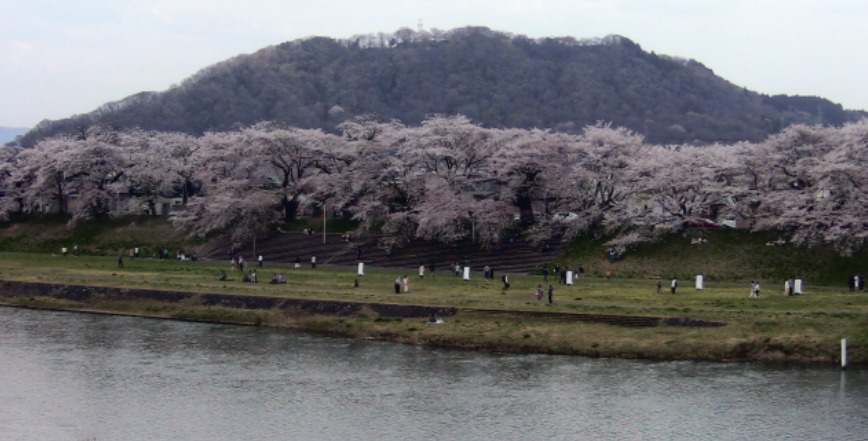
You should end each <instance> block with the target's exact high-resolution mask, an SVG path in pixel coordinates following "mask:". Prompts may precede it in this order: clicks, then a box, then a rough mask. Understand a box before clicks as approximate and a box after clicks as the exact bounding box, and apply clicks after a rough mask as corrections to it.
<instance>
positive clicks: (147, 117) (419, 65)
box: [21, 28, 866, 146]
mask: <svg viewBox="0 0 868 441" xmlns="http://www.w3.org/2000/svg"><path fill="white" fill-rule="evenodd" d="M368 113H376V114H379V115H380V116H381V117H382V118H386V119H398V120H401V121H402V122H403V123H405V124H411V125H412V124H417V123H419V122H420V121H422V120H423V119H424V118H425V117H426V115H431V114H438V113H439V114H463V115H466V116H467V117H469V118H471V119H472V120H473V121H474V122H476V123H479V124H482V125H484V126H487V127H492V128H497V127H516V128H534V127H535V128H551V129H555V130H559V131H567V132H578V131H580V130H582V128H583V127H584V126H586V125H588V124H592V123H595V122H598V121H606V122H611V123H613V124H614V125H616V126H624V127H627V128H630V129H632V130H634V131H636V132H638V133H641V134H645V135H646V139H647V140H648V141H649V142H654V143H682V142H695V141H698V142H713V141H723V142H733V141H737V140H759V139H762V138H765V137H766V136H767V135H768V134H769V133H773V132H777V131H778V130H780V129H781V128H782V127H784V126H786V125H789V124H791V123H795V122H802V123H809V124H813V123H822V124H831V125H840V124H843V123H845V122H847V121H853V120H856V119H859V118H861V117H863V116H865V115H866V114H865V112H861V111H860V112H857V111H847V110H844V109H843V108H842V107H841V105H839V104H835V103H832V102H830V101H828V100H825V99H822V98H816V97H790V96H771V97H770V96H766V95H762V94H760V93H757V92H753V91H749V90H746V89H744V88H742V87H738V86H736V85H733V84H731V83H729V82H727V81H726V80H725V79H723V78H720V77H718V76H716V75H715V74H714V72H712V71H711V70H709V69H708V68H706V67H705V66H703V65H702V64H700V63H698V62H696V61H693V60H685V59H677V58H673V57H668V56H660V55H656V54H654V53H648V52H645V51H643V50H642V48H641V47H640V46H639V45H638V44H636V43H634V42H632V41H630V40H628V39H626V38H623V37H617V36H610V37H606V38H603V39H598V40H593V41H577V40H575V39H573V38H546V39H530V38H527V37H524V36H515V35H510V34H505V33H499V32H495V31H492V30H489V29H486V28H461V29H455V30H452V31H448V32H428V31H418V32H417V31H413V30H410V29H407V28H404V29H401V30H399V31H397V32H396V33H394V34H388V35H387V34H378V35H376V36H374V35H368V36H361V37H355V38H351V39H347V40H336V39H331V38H322V37H316V38H309V39H303V40H297V41H292V42H287V43H283V44H280V45H277V46H273V47H268V48H265V49H262V50H260V51H258V52H256V53H253V54H250V55H242V56H238V57H235V58H232V59H229V60H226V61H224V62H221V63H218V64H215V65H212V66H209V67H206V68H205V69H203V70H201V71H200V72H198V73H197V74H195V75H194V76H192V77H190V78H188V79H186V80H184V81H183V83H181V84H180V85H178V86H175V87H172V88H171V89H169V90H167V91H164V92H159V93H158V92H142V93H139V94H136V95H133V96H130V97H128V98H125V99H123V100H120V101H116V102H112V103H108V104H105V105H103V106H102V107H100V108H99V109H97V110H96V111H94V112H91V113H89V114H85V115H76V116H73V117H71V118H68V119H64V120H58V121H44V122H42V123H41V124H40V125H39V126H38V127H37V128H35V129H34V130H33V131H31V132H30V133H28V134H27V135H26V136H25V137H23V138H22V141H21V143H22V145H25V146H27V145H32V144H33V143H35V142H36V141H37V140H38V139H41V138H43V137H46V136H51V135H54V134H58V133H63V132H71V131H77V130H80V129H81V128H82V127H86V126H89V125H91V124H94V123H105V124H110V125H113V126H116V127H118V128H124V127H132V126H138V127H141V128H144V129H154V130H161V131H180V132H186V133H191V134H196V135H198V134H202V133H203V132H206V131H223V130H229V129H235V128H240V127H244V126H248V125H250V124H253V123H255V122H258V121H265V120H271V121H278V122H283V123H286V124H288V125H291V126H295V127H303V128H320V129H323V130H325V131H329V132H331V131H333V130H334V128H335V126H336V125H337V124H339V123H340V122H342V121H344V120H346V119H348V118H350V117H352V116H356V115H360V114H368Z"/></svg>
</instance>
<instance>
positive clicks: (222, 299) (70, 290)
mask: <svg viewBox="0 0 868 441" xmlns="http://www.w3.org/2000/svg"><path fill="white" fill-rule="evenodd" d="M40 297H42V298H54V299H60V300H66V301H70V302H75V303H78V304H80V305H82V306H86V305H93V304H96V303H98V302H124V301H151V302H161V303H168V304H185V305H195V306H202V307H223V308H230V309H242V310H294V311H302V312H306V313H310V314H323V315H338V316H354V315H355V316H357V315H366V314H370V315H374V316H377V317H389V318H413V317H428V316H430V315H431V314H435V315H437V316H451V315H455V314H456V313H457V312H458V310H457V309H456V308H448V307H432V306H418V305H397V304H386V303H357V302H342V301H330V300H307V299H290V298H283V297H269V296H248V295H235V294H221V293H196V292H181V291H160V290H150V289H128V288H114V287H103V286H84V285H59V284H52V283H34V282H18V281H8V280H0V299H2V300H4V301H6V302H7V303H10V304H16V305H21V306H27V303H26V302H27V300H28V299H37V298H40ZM59 309H64V308H59ZM70 309H80V308H70ZM145 315H146V314H145Z"/></svg>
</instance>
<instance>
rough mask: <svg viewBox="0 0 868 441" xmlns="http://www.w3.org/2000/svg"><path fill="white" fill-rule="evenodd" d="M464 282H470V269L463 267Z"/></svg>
mask: <svg viewBox="0 0 868 441" xmlns="http://www.w3.org/2000/svg"><path fill="white" fill-rule="evenodd" d="M464 280H470V267H469V266H465V267H464Z"/></svg>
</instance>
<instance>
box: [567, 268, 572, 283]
mask: <svg viewBox="0 0 868 441" xmlns="http://www.w3.org/2000/svg"><path fill="white" fill-rule="evenodd" d="M567 285H569V286H573V272H572V271H567Z"/></svg>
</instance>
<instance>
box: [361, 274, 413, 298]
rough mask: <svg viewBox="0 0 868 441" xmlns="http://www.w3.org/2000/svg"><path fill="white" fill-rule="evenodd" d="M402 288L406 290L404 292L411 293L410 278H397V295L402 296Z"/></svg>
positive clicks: (405, 276)
mask: <svg viewBox="0 0 868 441" xmlns="http://www.w3.org/2000/svg"><path fill="white" fill-rule="evenodd" d="M356 286H357V285H356ZM402 287H403V288H404V292H410V278H409V277H407V275H406V274H405V275H404V277H403V278H401V277H395V294H401V288H402Z"/></svg>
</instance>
